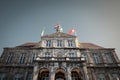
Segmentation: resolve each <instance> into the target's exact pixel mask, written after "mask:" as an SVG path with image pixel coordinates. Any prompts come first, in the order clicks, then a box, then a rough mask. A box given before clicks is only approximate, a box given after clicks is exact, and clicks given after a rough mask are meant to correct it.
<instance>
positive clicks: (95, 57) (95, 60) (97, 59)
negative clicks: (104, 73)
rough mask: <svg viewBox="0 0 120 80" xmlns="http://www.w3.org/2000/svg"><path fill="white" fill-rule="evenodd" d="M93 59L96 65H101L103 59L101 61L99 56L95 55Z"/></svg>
mask: <svg viewBox="0 0 120 80" xmlns="http://www.w3.org/2000/svg"><path fill="white" fill-rule="evenodd" d="M93 59H94V62H95V63H101V59H100V57H99V55H97V54H94V55H93Z"/></svg>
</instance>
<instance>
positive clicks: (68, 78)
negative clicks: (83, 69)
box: [66, 67, 72, 80]
mask: <svg viewBox="0 0 120 80" xmlns="http://www.w3.org/2000/svg"><path fill="white" fill-rule="evenodd" d="M66 75H67V80H72V79H71V71H70V68H69V67H68V68H67V74H66Z"/></svg>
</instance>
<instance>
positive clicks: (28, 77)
mask: <svg viewBox="0 0 120 80" xmlns="http://www.w3.org/2000/svg"><path fill="white" fill-rule="evenodd" d="M27 80H32V73H30V72H29V73H28V75H27Z"/></svg>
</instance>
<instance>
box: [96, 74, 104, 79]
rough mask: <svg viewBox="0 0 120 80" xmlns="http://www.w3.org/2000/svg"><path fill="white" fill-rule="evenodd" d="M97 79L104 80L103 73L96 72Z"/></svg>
mask: <svg viewBox="0 0 120 80" xmlns="http://www.w3.org/2000/svg"><path fill="white" fill-rule="evenodd" d="M97 80H106V79H105V75H104V74H98V78H97Z"/></svg>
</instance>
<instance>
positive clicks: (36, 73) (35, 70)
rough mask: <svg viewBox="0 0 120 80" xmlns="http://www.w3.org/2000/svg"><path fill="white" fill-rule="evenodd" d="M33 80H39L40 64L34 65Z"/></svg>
mask: <svg viewBox="0 0 120 80" xmlns="http://www.w3.org/2000/svg"><path fill="white" fill-rule="evenodd" d="M33 72H34V73H33V80H37V78H38V74H39V65H38V63H35V64H34V71H33Z"/></svg>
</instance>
